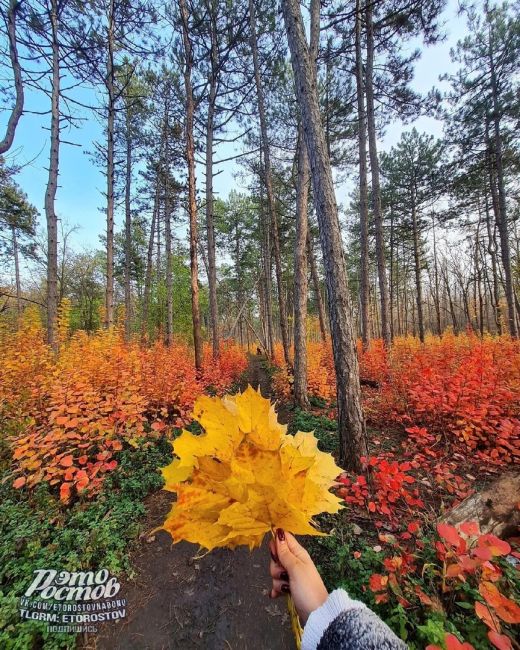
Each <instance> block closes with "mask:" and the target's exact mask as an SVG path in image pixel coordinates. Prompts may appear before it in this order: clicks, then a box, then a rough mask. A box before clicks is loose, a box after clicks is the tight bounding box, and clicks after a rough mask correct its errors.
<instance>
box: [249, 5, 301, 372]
mask: <svg viewBox="0 0 520 650" xmlns="http://www.w3.org/2000/svg"><path fill="white" fill-rule="evenodd" d="M249 20H250V29H251V39H250V40H251V51H252V54H253V68H254V75H255V84H256V96H257V102H258V118H259V121H260V147H261V149H262V153H263V160H264V169H263V171H264V183H265V190H266V194H267V208H268V210H269V217H270V221H271V232H272V236H273V253H274V267H275V275H276V288H277V293H278V310H279V312H280V331H281V336H282V346H283V355H284V360H285V363H286V364H287V365H288V366H290V365H291V359H290V355H289V327H288V323H287V305H286V304H285V294H284V288H283V277H282V259H281V253H280V235H279V232H278V216H277V213H276V204H275V198H274V190H273V181H272V173H271V156H270V147H269V139H268V136H267V121H266V115H265V104H264V92H263V87H262V80H261V78H260V64H259V61H258V41H257V34H256V15H255V6H254V3H253V0H249ZM267 298H268V299H269V296H268V297H267Z"/></svg>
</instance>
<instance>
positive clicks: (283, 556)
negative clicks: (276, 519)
mask: <svg viewBox="0 0 520 650" xmlns="http://www.w3.org/2000/svg"><path fill="white" fill-rule="evenodd" d="M291 538H292V540H291V546H292V547H294V544H293V543H292V541H293V540H294V542H296V540H295V539H294V537H292V535H291ZM288 540H289V533H285V531H284V530H282V529H281V528H277V530H276V540H275V541H276V554H277V556H278V559H279V562H280V564H281V565H282V566H284V567H285V568H286V569H287V571H288V572H289V573H290V572H291V571H292V569H293V568H294V567H295V566H296V565H297V564H298V556H297V555H296V554H295V553H293V552H292V551H291V547H290V546H289V542H288ZM296 544H297V545H298V546H299V544H298V542H296Z"/></svg>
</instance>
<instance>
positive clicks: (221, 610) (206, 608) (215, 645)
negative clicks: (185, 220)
mask: <svg viewBox="0 0 520 650" xmlns="http://www.w3.org/2000/svg"><path fill="white" fill-rule="evenodd" d="M262 361H263V357H255V356H251V357H250V365H249V371H248V377H247V381H248V382H249V383H251V384H252V386H254V387H255V388H256V387H257V386H260V389H261V391H262V394H263V395H264V396H267V395H269V391H270V382H269V377H268V376H267V373H266V372H265V370H264V368H263V365H262ZM171 501H172V495H171V494H170V493H168V492H162V491H161V492H158V493H156V494H153V495H151V496H150V497H149V499H148V501H147V504H146V505H147V521H146V526H147V530H151V529H153V528H154V527H155V526H157V525H158V524H159V523H161V521H163V520H164V517H165V515H166V514H167V512H168V510H169V508H170V505H171ZM197 551H198V547H196V546H194V545H193V544H188V543H186V542H181V543H179V544H176V545H175V546H172V543H171V538H170V536H169V535H168V534H167V533H164V532H159V533H157V534H156V535H155V537H154V538H152V539H151V540H150V541H146V540H144V541H143V543H142V545H141V546H140V547H139V548H138V549H137V551H136V552H135V553H134V556H133V566H134V567H135V569H136V577H135V580H133V581H128V582H125V583H123V585H122V588H121V597H125V598H126V599H127V601H128V607H127V618H126V619H125V620H124V621H123V622H121V623H112V624H110V626H108V625H107V626H105V629H101V630H100V634H99V635H98V636H96V637H94V638H93V639H91V640H90V647H95V648H97V649H103V650H105V649H106V650H115V649H118V650H119V649H121V650H123V649H124V650H133V649H135V650H191V649H192V648H204V649H207V650H230V648H231V649H232V650H235V649H236V650H289V649H291V650H292V649H293V648H294V647H295V644H294V639H293V636H292V632H291V628H290V623H289V617H288V614H287V607H286V604H285V601H283V600H281V599H278V600H276V601H271V600H269V598H268V596H267V593H268V591H267V589H268V586H269V579H268V573H267V566H268V551H267V549H266V547H265V545H264V547H263V548H261V549H256V550H255V551H253V552H252V553H250V552H249V551H248V549H246V548H239V549H237V550H235V551H229V550H227V549H217V550H214V551H212V552H211V553H209V554H208V555H206V556H205V557H202V558H200V559H194V558H196V554H197ZM92 642H94V644H95V645H94V646H92Z"/></svg>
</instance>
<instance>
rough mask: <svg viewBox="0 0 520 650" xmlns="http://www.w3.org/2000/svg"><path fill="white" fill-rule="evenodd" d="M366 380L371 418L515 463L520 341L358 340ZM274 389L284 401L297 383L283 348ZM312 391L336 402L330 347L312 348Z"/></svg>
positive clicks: (519, 431)
mask: <svg viewBox="0 0 520 650" xmlns="http://www.w3.org/2000/svg"><path fill="white" fill-rule="evenodd" d="M358 355H359V359H360V373H361V377H363V378H367V379H371V380H373V381H376V382H378V384H379V387H378V388H377V389H373V388H369V389H367V390H366V391H364V407H365V414H366V416H367V419H368V420H369V421H371V422H372V423H374V424H376V425H381V426H388V425H394V426H395V425H404V426H406V427H410V426H420V427H425V428H426V430H427V432H428V433H431V434H434V435H437V436H444V437H445V440H446V441H447V442H450V441H451V442H458V443H462V444H463V445H464V446H465V447H466V448H468V449H470V450H472V451H474V452H475V453H476V454H477V455H478V456H479V457H480V458H482V459H483V460H491V461H496V462H504V461H505V462H513V461H514V459H515V458H517V459H518V455H519V440H520V342H519V341H514V340H511V339H510V338H509V337H507V336H503V337H492V336H487V337H484V339H480V338H479V337H477V336H476V335H473V334H461V335H459V336H454V335H453V334H450V333H447V334H445V335H443V336H442V338H440V337H435V336H430V337H427V339H426V341H425V343H424V344H421V343H420V342H419V341H418V340H417V339H414V338H412V337H408V338H397V339H396V340H395V341H394V344H393V345H392V347H391V348H390V350H389V351H387V350H385V348H384V346H383V343H382V341H380V340H376V341H372V342H371V344H370V346H369V348H368V349H367V350H362V348H361V344H360V343H358ZM275 361H276V363H277V364H278V365H279V367H280V372H278V373H277V374H276V375H275V389H276V390H277V391H278V392H279V394H281V395H282V396H284V397H288V396H289V395H290V392H291V382H292V378H291V377H290V375H289V372H288V370H287V368H286V367H285V365H284V364H283V357H282V355H281V350H277V353H276V356H275ZM307 371H308V372H307V374H308V386H309V393H310V394H311V395H316V396H320V397H323V398H324V399H326V400H330V399H333V397H334V395H335V381H334V368H333V362H332V350H331V347H330V344H326V345H323V344H322V343H309V344H308V369H307Z"/></svg>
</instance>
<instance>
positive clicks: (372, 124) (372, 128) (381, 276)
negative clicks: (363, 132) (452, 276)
mask: <svg viewBox="0 0 520 650" xmlns="http://www.w3.org/2000/svg"><path fill="white" fill-rule="evenodd" d="M372 6H373V5H372V2H371V0H368V3H367V5H366V10H365V11H366V22H367V62H366V73H365V77H366V78H365V86H366V88H365V91H366V97H367V129H368V151H369V156H370V173H371V176H372V210H373V212H374V226H375V232H376V259H377V276H378V280H379V299H380V303H381V331H382V336H383V341H384V343H385V345H386V346H389V345H390V344H391V342H392V331H391V316H390V310H391V306H390V300H389V296H388V280H387V277H386V260H385V239H384V233H383V211H382V207H381V183H380V179H379V157H378V154H377V137H376V118H375V107H374V79H373V76H374V23H373V16H372V13H373V12H372Z"/></svg>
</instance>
